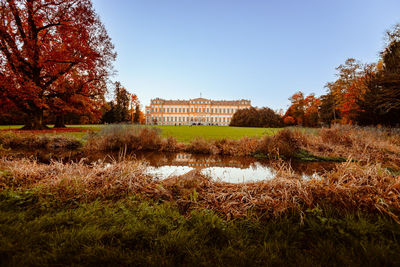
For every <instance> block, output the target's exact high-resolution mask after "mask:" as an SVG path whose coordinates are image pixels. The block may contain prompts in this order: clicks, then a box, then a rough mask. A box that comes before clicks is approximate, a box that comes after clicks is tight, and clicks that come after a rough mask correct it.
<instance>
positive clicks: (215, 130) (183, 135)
mask: <svg viewBox="0 0 400 267" xmlns="http://www.w3.org/2000/svg"><path fill="white" fill-rule="evenodd" d="M48 126H49V127H52V126H53V125H48ZM67 127H75V128H88V129H90V130H92V131H100V130H101V129H102V128H104V127H107V125H103V124H91V125H67ZM150 127H156V128H158V129H160V130H161V135H162V137H174V138H176V140H177V141H178V142H183V143H189V142H190V141H192V140H193V139H195V138H197V137H200V138H204V139H222V138H227V139H240V138H242V137H245V136H247V137H261V136H263V135H274V134H275V133H276V132H277V131H278V130H279V129H278V128H251V127H227V126H173V125H156V126H150ZM19 128H22V125H0V130H8V129H10V130H11V129H19ZM50 134H54V133H50ZM58 134H59V133H57V135H58ZM61 134H62V135H67V136H71V137H76V138H80V139H84V138H85V136H86V132H65V133H61Z"/></svg>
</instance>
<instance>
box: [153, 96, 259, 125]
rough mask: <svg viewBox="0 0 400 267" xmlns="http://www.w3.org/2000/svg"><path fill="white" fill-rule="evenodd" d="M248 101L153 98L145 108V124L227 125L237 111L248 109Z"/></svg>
mask: <svg viewBox="0 0 400 267" xmlns="http://www.w3.org/2000/svg"><path fill="white" fill-rule="evenodd" d="M250 107H251V104H250V100H245V99H242V100H233V101H229V100H210V99H205V98H195V99H190V100H164V99H160V98H155V99H152V100H151V101H150V106H146V124H158V125H193V124H201V125H225V126H227V125H229V123H230V122H231V119H232V116H233V114H235V112H236V111H237V110H239V109H245V108H250Z"/></svg>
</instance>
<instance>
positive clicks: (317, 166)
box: [7, 150, 335, 183]
mask: <svg viewBox="0 0 400 267" xmlns="http://www.w3.org/2000/svg"><path fill="white" fill-rule="evenodd" d="M7 154H8V155H9V156H10V155H11V154H13V155H12V157H17V158H18V157H31V158H34V159H36V160H38V161H40V162H43V163H49V162H51V160H62V161H64V162H67V161H83V162H85V163H90V162H94V161H97V160H102V161H106V162H112V161H115V160H118V159H120V158H121V155H120V154H118V153H96V154H89V155H87V154H83V153H82V152H79V151H71V152H68V151H66V152H62V153H61V152H60V153H54V152H53V153H46V152H44V151H36V152H34V153H33V152H32V151H31V152H29V151H15V150H14V151H13V153H10V152H7ZM124 158H127V159H130V160H141V161H145V162H147V163H148V168H147V170H146V173H147V174H148V175H150V176H152V177H154V178H155V179H161V180H162V179H166V178H169V177H173V176H181V175H185V174H187V173H189V172H190V171H193V170H195V169H198V170H200V172H201V173H202V174H204V175H206V176H208V177H210V178H211V179H213V180H215V181H220V182H227V183H249V182H258V181H265V180H270V179H273V178H274V177H275V176H276V173H277V170H276V169H275V168H274V165H275V164H274V162H273V161H268V160H259V159H256V158H253V157H230V156H220V155H198V154H189V153H161V152H140V153H133V154H129V155H125V156H124ZM288 164H290V166H291V168H292V169H293V170H294V171H295V172H296V173H297V174H299V175H300V177H302V178H303V179H312V178H316V177H318V174H319V173H322V172H325V171H329V170H331V169H333V168H334V167H335V163H330V162H288Z"/></svg>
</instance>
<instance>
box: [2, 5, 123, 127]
mask: <svg viewBox="0 0 400 267" xmlns="http://www.w3.org/2000/svg"><path fill="white" fill-rule="evenodd" d="M0 37H1V38H0V78H1V79H0V102H1V103H0V106H1V107H2V108H7V109H15V110H19V111H21V112H23V113H24V114H25V119H26V121H25V127H24V128H25V129H43V128H46V126H45V124H44V112H45V111H52V110H56V111H57V112H58V113H59V114H60V115H61V114H65V112H64V110H66V112H69V111H68V107H69V106H70V105H74V104H75V103H79V105H82V104H85V105H88V108H89V109H90V106H91V105H93V102H92V100H93V99H96V98H101V96H102V95H103V94H104V91H105V86H104V84H105V81H106V79H107V77H108V76H109V74H110V72H111V71H112V65H111V64H112V61H113V60H114V59H115V56H116V54H115V53H114V51H113V49H114V47H113V45H112V43H111V40H110V38H109V36H108V34H107V32H106V30H105V28H104V26H103V24H102V23H101V22H100V19H99V17H98V16H97V15H96V13H95V12H94V9H93V7H92V3H91V1H90V0H0ZM66 86H67V88H66ZM96 101H97V99H96ZM79 105H78V106H79ZM79 110H80V109H79V108H76V109H75V110H74V111H76V112H78V111H79Z"/></svg>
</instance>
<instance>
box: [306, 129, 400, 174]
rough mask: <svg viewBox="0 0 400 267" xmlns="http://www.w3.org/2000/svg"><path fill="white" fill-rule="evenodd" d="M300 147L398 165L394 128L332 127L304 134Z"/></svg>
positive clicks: (399, 144)
mask: <svg viewBox="0 0 400 267" xmlns="http://www.w3.org/2000/svg"><path fill="white" fill-rule="evenodd" d="M302 147H303V148H304V149H306V150H308V151H310V152H312V153H313V154H315V155H318V156H328V157H342V158H347V159H353V160H357V161H359V162H361V163H363V164H367V163H381V164H384V165H386V166H391V167H394V168H396V169H399V168H400V133H399V132H398V131H397V130H391V129H377V128H360V127H355V126H353V127H351V126H334V127H332V128H330V129H321V130H319V132H318V134H317V135H306V136H305V139H304V141H303V142H302Z"/></svg>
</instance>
